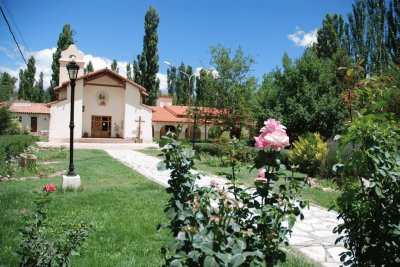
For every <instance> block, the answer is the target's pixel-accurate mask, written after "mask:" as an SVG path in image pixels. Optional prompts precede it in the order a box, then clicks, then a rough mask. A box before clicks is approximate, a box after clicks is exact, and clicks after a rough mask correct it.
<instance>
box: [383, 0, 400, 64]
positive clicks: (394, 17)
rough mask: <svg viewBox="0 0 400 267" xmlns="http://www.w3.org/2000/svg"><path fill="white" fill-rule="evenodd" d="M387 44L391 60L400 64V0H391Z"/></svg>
mask: <svg viewBox="0 0 400 267" xmlns="http://www.w3.org/2000/svg"><path fill="white" fill-rule="evenodd" d="M386 16H387V38H386V39H387V44H388V52H389V54H390V58H391V60H392V61H393V62H394V63H395V64H396V65H399V64H400V1H399V0H393V1H390V4H389V8H388V11H387V15H386Z"/></svg>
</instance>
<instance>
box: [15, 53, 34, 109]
mask: <svg viewBox="0 0 400 267" xmlns="http://www.w3.org/2000/svg"><path fill="white" fill-rule="evenodd" d="M35 74H36V66H35V58H34V57H30V58H29V60H28V67H27V69H25V70H20V72H19V79H20V83H19V89H18V98H19V99H23V100H28V101H36V99H35V92H34V86H35Z"/></svg>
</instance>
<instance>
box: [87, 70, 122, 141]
mask: <svg viewBox="0 0 400 267" xmlns="http://www.w3.org/2000/svg"><path fill="white" fill-rule="evenodd" d="M91 82H92V83H96V84H104V86H98V85H86V86H85V89H84V91H83V99H84V101H83V104H84V106H85V111H84V112H83V113H82V114H83V119H82V122H83V124H82V134H83V133H84V132H87V133H88V134H89V136H91V135H92V132H91V130H92V116H111V137H115V136H116V131H115V125H116V124H117V125H118V126H119V128H120V130H119V134H120V136H122V137H125V136H124V131H123V129H122V128H124V127H123V125H122V124H123V120H124V107H125V90H124V88H121V87H108V86H106V84H111V85H114V84H116V83H115V81H113V80H112V79H110V78H108V77H101V78H99V79H96V80H95V81H91ZM99 92H105V93H106V94H107V98H108V99H107V101H106V105H100V104H99V102H98V101H97V95H98V93H99Z"/></svg>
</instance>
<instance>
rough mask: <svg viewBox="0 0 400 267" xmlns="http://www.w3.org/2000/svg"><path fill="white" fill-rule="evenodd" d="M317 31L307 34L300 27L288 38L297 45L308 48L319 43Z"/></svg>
mask: <svg viewBox="0 0 400 267" xmlns="http://www.w3.org/2000/svg"><path fill="white" fill-rule="evenodd" d="M317 30H318V29H314V30H312V31H310V32H305V31H303V30H301V29H300V27H296V32H295V33H292V34H289V35H288V36H287V37H288V39H289V40H290V41H292V42H293V43H295V44H296V45H298V46H302V47H307V46H311V45H312V44H314V43H316V42H317Z"/></svg>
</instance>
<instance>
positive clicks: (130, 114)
mask: <svg viewBox="0 0 400 267" xmlns="http://www.w3.org/2000/svg"><path fill="white" fill-rule="evenodd" d="M140 102H141V95H140V92H139V90H138V89H137V88H135V87H134V86H133V85H131V84H128V83H127V85H126V90H125V119H124V120H125V128H124V137H125V138H135V137H138V128H139V123H138V122H136V121H137V120H139V116H141V119H142V121H144V122H142V123H141V126H140V128H141V129H140V131H141V135H140V138H141V139H142V140H143V142H144V143H150V142H152V141H153V137H152V128H151V123H152V111H151V109H149V108H147V107H145V106H143V105H141V103H140Z"/></svg>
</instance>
